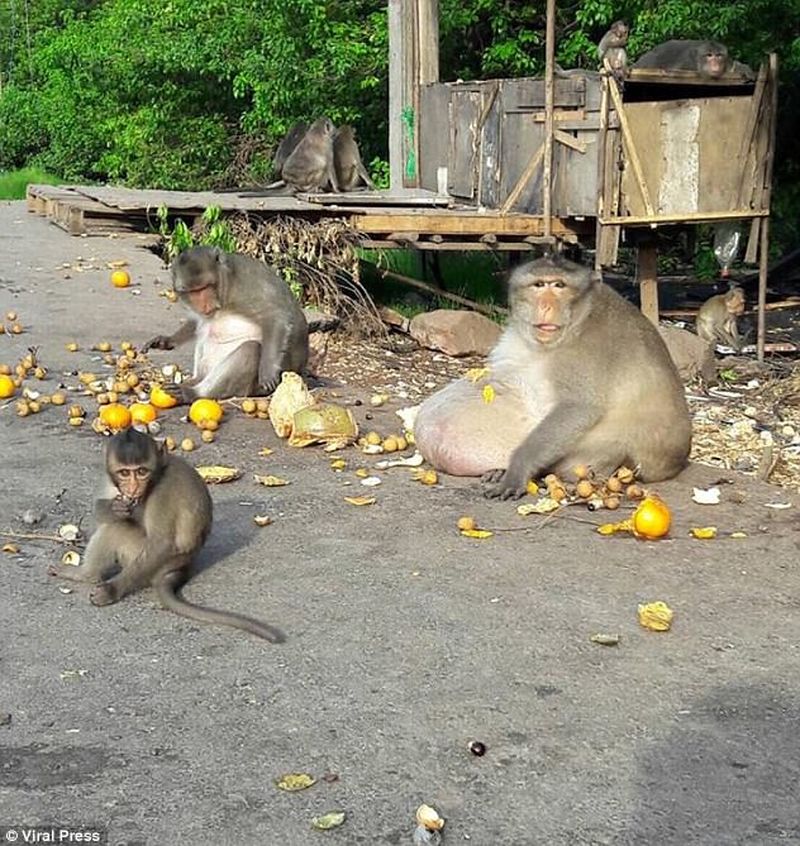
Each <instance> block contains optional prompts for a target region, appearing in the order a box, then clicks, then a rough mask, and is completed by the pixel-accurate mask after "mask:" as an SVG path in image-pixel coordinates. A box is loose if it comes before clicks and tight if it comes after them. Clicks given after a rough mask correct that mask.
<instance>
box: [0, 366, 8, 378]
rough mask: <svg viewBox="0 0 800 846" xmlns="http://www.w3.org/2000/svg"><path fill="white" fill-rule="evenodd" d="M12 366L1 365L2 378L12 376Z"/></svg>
mask: <svg viewBox="0 0 800 846" xmlns="http://www.w3.org/2000/svg"><path fill="white" fill-rule="evenodd" d="M10 375H11V366H10V365H8V364H0V376H10Z"/></svg>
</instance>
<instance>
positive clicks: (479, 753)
mask: <svg viewBox="0 0 800 846" xmlns="http://www.w3.org/2000/svg"><path fill="white" fill-rule="evenodd" d="M467 749H469V751H470V752H472V754H473V755H475V756H476V757H478V758H482V757H483V756H484V755H485V754H486V744H485V743H482V742H481V741H480V740H471V741H470V743H469V746H468V747H467Z"/></svg>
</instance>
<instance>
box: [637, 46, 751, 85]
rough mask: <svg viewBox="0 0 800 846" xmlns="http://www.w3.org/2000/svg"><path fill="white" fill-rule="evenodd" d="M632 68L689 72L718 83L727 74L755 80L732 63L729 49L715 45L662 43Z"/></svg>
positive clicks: (740, 64)
mask: <svg viewBox="0 0 800 846" xmlns="http://www.w3.org/2000/svg"><path fill="white" fill-rule="evenodd" d="M633 67H634V68H659V69H661V70H689V71H695V72H696V73H698V74H700V76H702V77H706V78H707V79H720V78H721V77H723V76H726V75H728V74H738V75H741V76H743V77H745V79H748V80H753V79H755V74H754V73H753V71H752V69H751V68H750V67H748V66H747V65H745V64H744V63H743V62H737V61H735V60H734V59H731V57H730V55H729V54H728V48H727V47H726V46H725V45H724V44H720V43H719V42H718V41H691V40H688V39H687V40H681V39H675V40H673V41H665V42H664V43H663V44H659V45H657V46H656V47H653V49H652V50H650V51H649V52H647V53H645V54H644V55H643V56H641V57H640V58H639V59H637V60H636V62H635V63H634V65H633Z"/></svg>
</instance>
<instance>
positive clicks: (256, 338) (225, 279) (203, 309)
mask: <svg viewBox="0 0 800 846" xmlns="http://www.w3.org/2000/svg"><path fill="white" fill-rule="evenodd" d="M172 285H173V288H174V290H175V292H176V293H177V294H178V296H179V297H180V299H181V301H182V302H183V304H184V305H185V306H186V307H187V308H188V309H189V319H188V320H186V321H185V322H184V323H183V324H182V325H181V326H180V328H179V329H178V330H177V331H176V332H175V333H174V334H172V335H157V336H156V337H155V338H152V339H151V340H150V341H148V342H147V343H146V344H145V345H144V347H143V350H144V351H145V352H146V351H147V350H149V349H159V350H171V349H173V348H174V347H176V346H177V345H179V344H182V343H184V342H186V341H188V340H190V339H191V338H194V340H195V350H194V375H193V377H192V378H191V379H190V380H187V381H184V382H183V383H182V384H181V385H180V386H172V385H165V386H164V388H165V390H168V391H169V392H170V393H171V394H172V395H174V396H175V398H176V399H178V400H181V401H183V402H187V403H189V402H192V401H193V400H195V399H197V398H198V397H212V398H214V399H221V398H225V397H232V396H261V395H267V394H270V393H272V391H274V390H275V388H276V387H277V385H278V382H280V378H281V374H282V373H284V372H285V371H292V372H295V373H299V372H301V371H302V370H303V369H304V368H305V366H306V362H307V360H308V324H307V323H306V318H305V315H304V314H303V310H302V309H301V308H300V305H299V303H298V302H297V300H296V299H295V297H294V295H293V294H292V292H291V291H290V290H289V286H288V285H287V284H286V282H284V281H283V279H282V278H281V277H280V275H279V274H278V272H277V271H276V270H274V269H273V268H271V267H269V266H268V265H266V264H264V263H263V262H261V261H258V260H256V259H253V258H250V257H249V256H244V255H239V254H238V253H225V252H222V251H221V250H218V249H216V248H214V247H192V248H191V249H188V250H184V252H182V253H181V254H180V255H179V256H177V257H176V258H175V259H174V260H173V262H172Z"/></svg>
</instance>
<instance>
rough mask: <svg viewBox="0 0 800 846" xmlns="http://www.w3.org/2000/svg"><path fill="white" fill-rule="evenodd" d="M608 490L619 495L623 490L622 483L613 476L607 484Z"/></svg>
mask: <svg viewBox="0 0 800 846" xmlns="http://www.w3.org/2000/svg"><path fill="white" fill-rule="evenodd" d="M606 490H608V491H610V492H611V493H619V492H620V491H621V490H622V482H621V481H620V480H619V479H618V478H617V477H616V476H611V477H610V478H609V480H608V481H607V482H606Z"/></svg>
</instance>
